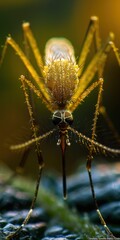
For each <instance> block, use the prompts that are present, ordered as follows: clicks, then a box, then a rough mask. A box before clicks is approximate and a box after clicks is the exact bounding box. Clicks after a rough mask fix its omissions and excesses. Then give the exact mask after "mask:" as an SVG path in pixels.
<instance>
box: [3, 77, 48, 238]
mask: <svg viewBox="0 0 120 240" xmlns="http://www.w3.org/2000/svg"><path fill="white" fill-rule="evenodd" d="M21 83H22V88H23V92H24V95H25V100H26V104H27V108H28V112H29V116H30V123H31V129H32V132H33V137H34V138H35V139H37V130H36V128H35V125H34V116H33V111H32V106H31V103H30V99H29V95H28V93H27V89H26V87H25V82H24V81H23V80H22V79H21ZM35 148H36V154H37V159H38V166H39V169H38V178H37V183H36V188H35V193H34V198H33V200H32V203H31V207H30V210H29V212H28V214H27V216H26V218H25V220H24V221H23V223H22V224H21V226H20V227H19V228H18V229H17V230H16V231H15V232H14V233H12V234H10V235H9V236H8V237H7V238H8V239H13V237H15V236H17V235H18V234H19V233H20V231H21V229H22V228H23V227H24V226H25V224H26V223H27V222H28V221H29V219H30V217H31V214H32V212H33V208H34V205H35V202H36V199H37V194H38V190H39V184H40V179H41V174H42V170H43V167H44V161H43V157H42V152H41V149H40V143H39V142H38V141H37V140H36V141H35Z"/></svg>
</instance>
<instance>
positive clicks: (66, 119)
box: [65, 111, 73, 125]
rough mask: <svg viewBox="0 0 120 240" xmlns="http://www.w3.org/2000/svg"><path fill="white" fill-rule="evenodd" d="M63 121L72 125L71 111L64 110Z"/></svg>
mask: <svg viewBox="0 0 120 240" xmlns="http://www.w3.org/2000/svg"><path fill="white" fill-rule="evenodd" d="M65 122H66V123H67V124H68V125H72V123H73V116H72V114H71V112H69V111H66V112H65Z"/></svg>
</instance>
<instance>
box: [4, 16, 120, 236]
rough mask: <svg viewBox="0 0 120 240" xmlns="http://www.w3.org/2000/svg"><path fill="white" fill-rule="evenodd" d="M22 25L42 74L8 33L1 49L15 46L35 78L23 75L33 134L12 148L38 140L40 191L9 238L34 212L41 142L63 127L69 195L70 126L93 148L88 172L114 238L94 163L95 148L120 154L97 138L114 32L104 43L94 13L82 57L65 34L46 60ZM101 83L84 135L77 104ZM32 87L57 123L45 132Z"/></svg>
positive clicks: (61, 138)
mask: <svg viewBox="0 0 120 240" xmlns="http://www.w3.org/2000/svg"><path fill="white" fill-rule="evenodd" d="M22 27H23V31H24V35H25V37H26V39H27V41H28V43H29V45H30V47H31V49H32V51H33V54H34V57H35V60H36V63H37V65H38V67H39V70H40V73H37V71H36V70H35V68H34V67H33V66H32V64H31V63H30V61H29V59H28V57H27V56H26V54H25V53H24V52H23V51H22V50H21V48H20V47H19V46H18V45H17V43H16V42H15V41H14V40H13V39H12V37H11V36H8V37H7V39H6V42H5V46H4V49H3V52H2V58H1V62H2V61H3V58H4V55H5V52H6V49H7V46H8V45H10V46H11V47H12V48H13V49H14V50H15V52H16V53H17V55H18V56H19V58H20V59H21V61H22V62H23V63H24V65H25V67H26V69H27V70H28V72H29V74H30V75H31V77H32V81H31V80H29V79H28V78H27V77H25V76H24V75H21V76H20V81H21V85H22V89H23V92H24V95H25V99H26V103H27V108H28V112H29V116H30V121H31V128H32V132H33V138H32V139H30V140H28V141H27V142H24V143H21V144H18V145H13V146H11V149H12V150H18V149H25V148H27V147H28V148H29V147H30V146H31V145H32V144H35V146H36V153H37V157H38V164H39V174H38V179H37V185H36V190H35V195H34V198H33V201H32V204H31V208H30V210H29V212H28V215H27V216H26V218H25V220H24V222H23V224H22V225H21V226H20V228H18V230H17V231H16V232H15V233H13V234H11V235H10V236H8V239H12V238H13V237H14V236H16V235H17V234H18V233H19V232H20V230H21V228H22V227H23V226H24V225H25V224H26V223H27V222H28V220H29V218H30V216H31V213H32V211H33V208H34V204H35V201H36V198H37V193H38V187H39V182H40V178H41V173H42V169H43V167H44V161H43V157H42V153H41V148H40V141H41V140H42V139H44V138H47V137H48V136H49V135H51V134H53V132H55V131H58V132H59V138H58V140H57V145H59V146H60V148H61V154H62V166H63V195H64V198H66V196H67V193H66V192H67V190H66V171H65V169H66V166H65V153H66V148H67V147H68V146H70V144H71V143H70V140H69V132H70V131H71V132H73V134H75V135H77V136H78V137H79V142H82V143H84V144H86V145H87V147H88V157H87V163H86V168H87V171H88V175H89V180H90V186H91V191H92V196H93V200H94V203H95V207H96V211H97V213H98V215H99V218H100V220H101V223H102V224H103V226H104V228H105V230H106V232H107V233H108V235H109V236H110V237H112V239H116V238H115V236H114V235H113V234H112V232H111V231H110V229H109V228H108V226H107V224H106V222H105V221H104V218H103V216H102V214H101V212H100V210H99V208H98V204H97V200H96V195H95V191H94V185H93V180H92V174H91V163H92V160H93V155H94V153H95V152H101V153H103V154H112V155H120V150H119V149H113V148H109V147H107V146H104V145H102V144H100V143H98V142H97V141H96V124H97V119H98V115H99V113H100V112H101V113H102V114H103V115H105V114H106V109H105V107H104V106H103V105H102V90H103V82H104V79H103V71H104V66H105V63H106V60H107V57H108V53H109V52H110V50H111V49H112V50H113V52H114V54H115V57H116V59H117V61H118V64H119V65H120V56H119V53H118V51H117V48H116V46H115V44H114V34H113V33H110V34H109V38H108V40H107V41H106V43H105V44H103V45H102V44H101V40H100V36H99V22H98V17H96V16H92V17H91V19H90V23H89V26H88V30H87V33H86V36H85V39H84V42H83V47H82V51H81V54H80V57H79V60H78V62H76V59H75V54H74V48H73V46H72V44H71V43H70V42H69V41H68V40H67V39H65V38H52V39H50V40H49V41H48V42H47V44H46V47H45V61H44V62H43V59H42V57H41V54H40V52H39V49H38V46H37V43H36V40H35V37H34V36H33V33H32V31H31V28H30V24H29V23H28V22H25V23H23V25H22ZM93 40H95V48H96V53H95V55H94V56H93V58H92V60H91V61H90V63H89V64H88V66H87V67H86V68H85V67H84V66H85V62H86V58H87V56H88V52H89V50H90V47H91V44H92V42H93ZM96 73H97V75H98V79H97V80H96V81H94V82H92V81H93V78H94V76H95V74H96ZM96 88H97V89H98V95H97V102H96V105H95V112H94V118H93V125H92V134H91V138H88V137H87V136H85V135H83V134H82V133H80V132H78V131H77V130H75V129H74V128H73V127H72V123H73V112H74V110H75V109H76V108H77V107H78V105H80V104H81V103H82V102H83V100H85V98H86V97H87V96H88V95H89V94H90V93H91V92H92V91H94V90H95V89H96ZM28 89H30V90H32V91H33V92H34V94H35V95H37V97H38V98H40V99H41V100H42V101H43V102H44V104H45V105H46V107H47V108H48V109H49V110H50V112H51V113H52V121H53V123H54V125H55V128H54V129H53V130H51V131H49V132H47V133H45V134H43V135H41V136H38V135H37V131H36V127H35V124H34V118H33V111H32V106H31V103H30V97H29V92H28Z"/></svg>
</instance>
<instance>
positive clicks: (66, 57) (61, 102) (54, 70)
mask: <svg viewBox="0 0 120 240" xmlns="http://www.w3.org/2000/svg"><path fill="white" fill-rule="evenodd" d="M45 63H46V65H45V68H44V73H45V83H46V87H47V88H48V90H49V92H50V94H51V97H52V98H53V100H54V101H55V102H56V104H57V105H58V107H60V108H61V107H65V105H66V103H67V102H68V101H69V100H70V99H71V96H72V95H73V93H74V91H75V89H76V87H77V84H78V75H77V73H78V66H77V65H76V61H75V57H74V50H73V47H72V45H71V43H70V42H69V41H68V40H67V39H64V38H62V39H61V38H58V39H57V38H53V39H50V40H49V41H48V43H47V44H46V51H45Z"/></svg>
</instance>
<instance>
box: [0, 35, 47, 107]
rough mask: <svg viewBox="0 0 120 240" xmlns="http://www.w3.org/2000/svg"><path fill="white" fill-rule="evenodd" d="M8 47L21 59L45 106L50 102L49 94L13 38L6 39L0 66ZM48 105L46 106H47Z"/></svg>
mask: <svg viewBox="0 0 120 240" xmlns="http://www.w3.org/2000/svg"><path fill="white" fill-rule="evenodd" d="M8 45H10V46H11V47H12V48H13V49H14V50H15V52H16V53H17V55H18V56H19V58H20V59H21V61H22V62H23V64H24V65H25V67H26V69H27V70H28V72H29V73H30V74H31V76H32V78H33V80H34V82H35V83H36V84H37V86H38V87H39V91H40V92H41V96H42V100H43V101H44V102H45V103H46V104H47V103H49V102H50V100H51V99H50V97H49V94H48V92H47V90H46V87H45V84H44V83H43V82H42V79H41V77H40V76H39V75H38V73H37V72H36V70H35V69H34V68H33V66H32V64H31V63H30V61H29V59H28V58H27V57H26V55H25V54H24V52H23V51H22V50H21V48H20V47H19V45H18V44H17V43H16V42H15V41H14V40H13V38H12V37H11V36H9V37H7V39H6V42H5V45H4V48H3V51H2V56H1V60H0V65H1V64H2V62H3V59H4V56H5V53H6V49H7V46H8ZM47 105H48V104H47Z"/></svg>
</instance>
